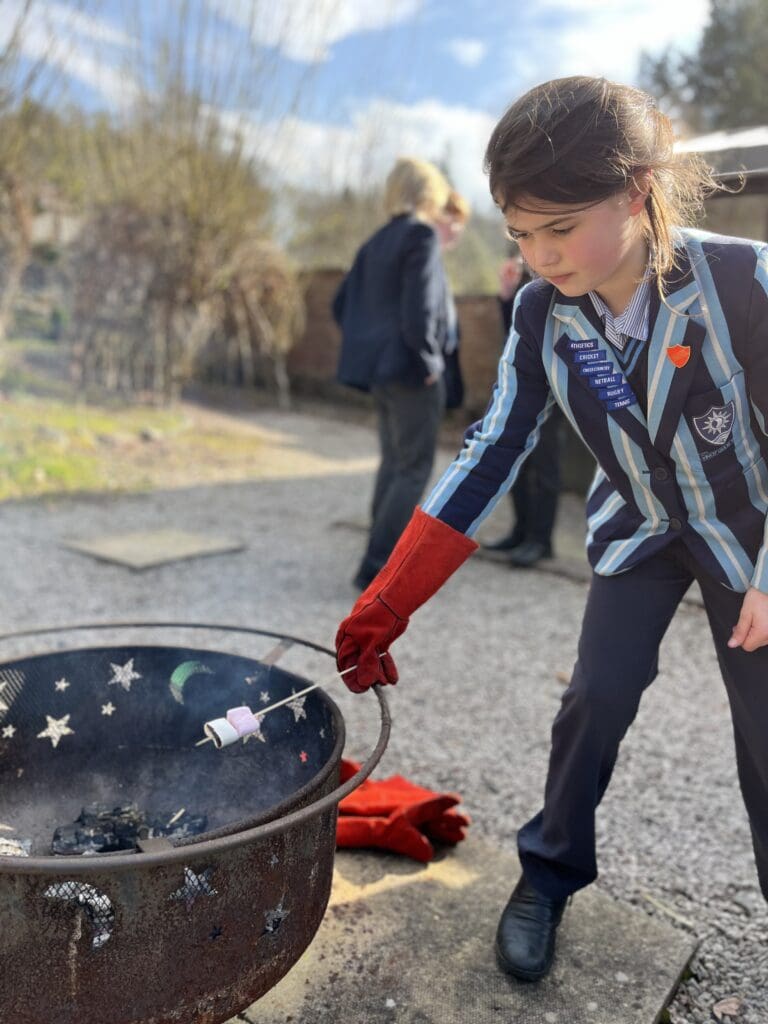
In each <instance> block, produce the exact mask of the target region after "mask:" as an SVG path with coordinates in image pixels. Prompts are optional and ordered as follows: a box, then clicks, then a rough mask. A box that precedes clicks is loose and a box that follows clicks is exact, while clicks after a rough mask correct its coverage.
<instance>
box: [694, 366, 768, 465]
mask: <svg viewBox="0 0 768 1024" xmlns="http://www.w3.org/2000/svg"><path fill="white" fill-rule="evenodd" d="M684 416H685V420H686V422H687V424H688V427H689V429H690V432H691V436H692V437H693V441H694V444H695V446H696V450H697V452H698V454H699V462H698V464H697V465H696V466H695V467H694V471H695V472H696V473H697V475H700V476H705V477H707V478H708V479H709V481H710V483H713V484H720V483H722V484H727V483H728V481H729V480H730V478H733V479H734V480H736V479H738V478H739V477H741V476H743V474H744V473H745V470H744V466H745V465H747V466H750V465H753V464H755V463H757V461H758V460H759V459H760V447H759V445H758V442H757V438H755V437H754V435H753V434H752V429H751V425H750V417H749V402H748V399H747V392H746V382H745V378H744V371H743V370H739V372H738V373H735V374H734V375H733V377H731V378H730V379H729V380H727V381H726V382H725V383H724V384H721V385H720V387H718V388H712V389H710V390H709V391H705V392H703V393H701V394H698V395H697V394H692V395H691V394H689V395H688V398H687V399H686V403H685V408H684Z"/></svg>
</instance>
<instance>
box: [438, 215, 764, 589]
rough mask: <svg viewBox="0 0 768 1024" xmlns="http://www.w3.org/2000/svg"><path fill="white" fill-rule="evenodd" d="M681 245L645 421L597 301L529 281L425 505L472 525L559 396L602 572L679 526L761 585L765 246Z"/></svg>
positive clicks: (654, 343) (730, 583)
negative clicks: (579, 452)
mask: <svg viewBox="0 0 768 1024" xmlns="http://www.w3.org/2000/svg"><path fill="white" fill-rule="evenodd" d="M677 245H678V254H679V261H678V262H679V264H680V265H679V268H678V269H677V270H675V271H673V272H672V274H670V275H669V277H668V278H667V279H666V281H665V302H664V303H662V302H660V300H659V295H658V291H657V289H656V288H655V286H654V287H653V289H652V293H651V308H650V317H649V327H650V336H649V340H648V342H647V345H648V378H647V379H648V387H647V403H645V404H646V405H647V416H644V415H643V412H642V408H641V405H640V404H638V403H637V402H636V401H635V400H634V399H635V396H634V395H633V394H632V392H631V388H630V387H629V385H628V384H627V382H626V381H624V378H623V373H622V368H621V365H620V364H619V361H618V359H617V358H616V354H615V352H614V350H613V349H612V346H611V345H610V344H609V343H608V342H607V340H606V338H605V335H604V332H603V326H602V323H601V321H600V319H599V317H598V316H597V314H596V312H595V310H594V307H593V305H592V303H591V301H590V299H589V297H588V296H586V295H584V296H580V297H578V298H567V297H566V296H563V295H562V294H561V293H560V292H559V291H557V289H556V288H554V286H553V285H551V284H548V283H547V282H545V281H543V280H538V281H534V282H532V283H531V284H529V285H527V286H526V287H525V288H524V289H523V290H522V291H521V292H520V293H519V295H518V298H517V301H516V304H515V310H514V314H513V320H512V329H511V331H510V335H509V340H508V342H507V345H506V347H505V349H504V353H503V355H502V357H501V360H500V362H499V374H498V380H497V382H496V385H495V388H494V391H493V396H492V399H491V403H490V405H489V407H488V411H487V413H486V415H485V418H484V419H483V420H482V421H480V422H479V423H477V424H475V425H474V427H473V428H470V430H469V431H468V432H467V441H466V443H465V445H464V448H463V450H462V451H461V452H460V453H459V455H458V456H457V458H456V459H455V460H454V462H453V463H452V464H451V465H450V466H449V468H448V470H447V471H446V472H445V473H444V475H443V477H442V478H441V480H440V481H439V483H438V484H437V485H436V487H435V488H434V490H433V491H432V493H431V494H430V496H429V497H428V499H427V500H426V502H425V503H424V505H423V508H424V511H425V512H427V513H429V514H430V515H432V516H436V517H437V518H438V519H441V520H443V521H444V522H446V523H448V525H449V526H452V527H453V528H454V529H456V530H459V531H461V532H462V533H466V534H468V535H469V536H472V535H473V534H474V533H475V531H476V530H477V528H478V526H479V525H480V523H481V522H482V521H483V519H485V517H486V516H488V515H489V513H490V512H491V511H492V510H493V509H494V507H495V506H496V504H497V503H498V501H499V500H500V499H501V497H502V496H503V495H504V494H505V493H506V492H507V491H508V490H509V488H510V487H511V486H512V484H513V483H514V481H515V478H516V477H517V474H518V472H519V471H520V467H521V465H522V464H523V462H524V461H525V459H526V457H527V456H528V455H529V454H530V452H531V450H532V449H533V447H534V446H535V444H536V442H537V440H538V436H539V430H540V428H541V425H542V423H543V422H544V420H545V419H546V418H547V416H548V415H549V414H550V412H551V410H552V408H553V406H554V404H555V403H557V404H558V405H559V406H560V407H561V408H562V410H563V412H564V413H565V415H566V416H567V417H568V419H569V420H570V422H571V424H572V426H573V428H574V430H576V432H577V433H578V434H579V436H580V437H581V439H582V440H583V442H584V444H585V445H586V446H587V447H588V448H589V449H590V451H591V452H592V454H593V455H594V457H595V459H596V461H597V464H598V470H597V473H596V476H595V479H594V481H593V483H592V486H591V488H590V491H589V494H588V497H587V520H588V535H587V549H588V555H589V560H590V563H591V564H592V566H593V568H594V569H595V571H596V572H597V573H599V574H601V575H612V574H614V573H619V572H623V571H625V570H626V569H629V568H631V567H632V566H633V565H636V564H637V563H638V562H640V561H642V560H643V559H645V558H647V557H648V556H649V555H651V554H653V553H654V552H656V551H658V550H660V549H661V548H663V547H664V546H665V545H666V544H668V543H669V542H670V541H671V540H673V539H674V538H675V537H681V538H682V539H683V541H684V542H685V543H686V545H687V546H688V547H689V548H690V550H691V551H692V553H693V554H694V555H695V557H696V559H697V560H698V562H699V564H700V565H701V566H702V568H703V569H705V570H706V571H707V572H709V573H710V574H711V575H713V576H715V577H716V578H717V579H719V580H720V581H721V582H722V583H723V584H725V585H726V586H727V587H730V588H731V589H732V590H736V591H744V590H746V589H747V587H749V586H750V585H751V586H755V587H757V588H758V589H760V590H762V591H765V592H766V593H768V554H767V553H766V551H767V549H766V537H765V532H766V511H768V467H767V466H766V461H765V459H766V456H767V455H768V436H767V434H766V418H767V417H768V245H766V244H763V243H760V242H750V241H746V240H744V239H738V238H727V237H723V236H719V235H713V234H710V233H708V232H704V231H696V230H693V229H681V230H680V231H679V234H678V238H677ZM595 360H596V361H597V362H595ZM595 371H597V373H598V374H602V377H598V376H596V375H595ZM611 384H613V385H614V386H610V385H611ZM606 385H608V386H606Z"/></svg>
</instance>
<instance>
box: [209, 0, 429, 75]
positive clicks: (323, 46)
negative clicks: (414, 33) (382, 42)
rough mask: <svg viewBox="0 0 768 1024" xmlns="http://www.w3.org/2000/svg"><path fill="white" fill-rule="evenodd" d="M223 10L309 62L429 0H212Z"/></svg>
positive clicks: (261, 40) (259, 38)
mask: <svg viewBox="0 0 768 1024" xmlns="http://www.w3.org/2000/svg"><path fill="white" fill-rule="evenodd" d="M209 3H210V5H211V7H212V8H213V9H214V10H216V11H217V12H218V14H219V15H220V16H221V17H223V18H226V19H227V20H229V21H231V22H232V23H233V24H235V25H239V26H241V27H246V28H248V29H249V30H250V32H251V35H252V37H253V40H254V42H256V43H258V44H261V45H263V46H274V47H277V49H278V50H280V52H281V53H283V54H284V55H285V56H286V57H290V58H292V59H293V60H297V61H301V62H303V63H308V64H316V63H319V62H321V61H325V60H327V59H328V57H329V54H330V48H331V47H332V46H333V44H334V43H337V42H339V40H341V39H346V38H347V36H351V35H355V34H356V33H358V32H371V31H376V30H380V29H384V28H388V27H389V26H391V25H398V24H401V23H402V22H406V21H409V20H410V19H411V18H412V17H414V15H416V14H417V13H418V12H419V11H420V10H421V8H422V6H423V3H424V0H386V2H384V0H289V2H284V3H279V2H275V0H209Z"/></svg>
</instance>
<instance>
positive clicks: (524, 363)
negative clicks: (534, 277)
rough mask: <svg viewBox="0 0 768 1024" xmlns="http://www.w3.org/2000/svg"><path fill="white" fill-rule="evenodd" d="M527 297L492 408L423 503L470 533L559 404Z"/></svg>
mask: <svg viewBox="0 0 768 1024" xmlns="http://www.w3.org/2000/svg"><path fill="white" fill-rule="evenodd" d="M522 299H523V292H518V295H517V297H516V299H515V308H514V312H513V314H512V329H511V331H510V335H509V339H508V341H507V344H506V346H505V348H504V352H503V354H502V357H501V359H500V361H499V370H498V377H497V380H496V384H495V386H494V389H493V395H492V398H491V402H490V405H489V406H488V411H487V412H486V414H485V417H484V419H483V420H481V421H480V422H479V423H477V424H475V425H474V428H472V427H471V428H470V429H469V430H468V431H467V434H466V435H465V437H466V439H465V442H464V447H463V449H462V450H461V452H459V454H458V456H457V457H456V458H455V459H454V461H453V462H452V463H451V465H450V466H449V467H448V469H447V470H446V472H445V473H444V474H443V476H442V477H441V479H440V480H439V481H438V483H437V484H436V486H435V488H434V490H433V491H432V493H431V494H430V495H429V497H428V498H427V500H426V501H425V502H424V504H423V506H422V507H423V510H424V511H425V512H427V513H428V514H429V515H432V516H435V518H437V519H441V520H443V522H445V523H447V524H448V525H449V526H452V527H453V529H454V530H459V531H460V532H461V533H465V534H467V536H470V537H471V536H473V535H474V533H475V532H476V530H477V528H478V527H479V526H480V524H481V523H482V521H483V520H484V519H485V518H486V517H487V516H488V515H490V513H491V512H492V511H493V509H494V508H495V507H496V505H497V504H498V502H499V501H500V499H501V498H502V497H503V495H504V494H506V493H507V491H509V489H510V488H511V487H512V485H513V483H514V482H515V480H516V478H517V475H518V473H519V472H520V467H521V466H522V465H523V463H524V462H525V460H526V459H527V458H528V456H529V455H530V453H531V452H532V451H533V449H534V448H535V446H536V443H537V442H538V439H539V431H540V429H541V425H542V424H543V423H544V421H545V420H546V419H547V418H548V416H549V415H550V413H551V412H552V409H553V408H554V405H555V400H554V397H553V395H552V393H551V391H550V387H549V381H548V380H547V376H546V373H545V372H544V366H543V363H542V359H541V344H540V341H539V340H538V339H537V337H536V335H535V333H534V332H533V331H531V330H530V328H529V327H528V326H527V324H526V321H525V317H524V315H523V309H522Z"/></svg>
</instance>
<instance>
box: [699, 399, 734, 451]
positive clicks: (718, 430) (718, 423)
mask: <svg viewBox="0 0 768 1024" xmlns="http://www.w3.org/2000/svg"><path fill="white" fill-rule="evenodd" d="M735 411H736V410H735V408H734V405H733V402H729V403H728V405H713V406H712V408H711V409H709V410H708V411H707V412H705V413H704V415H703V416H694V417H693V425H694V426H695V427H696V430H697V432H698V434H699V437H702V438H703V439H704V440H705V441H706V442H707V444H712V445H715V446H716V447H718V448H719V447H720V445H723V444H725V443H726V441H727V440H728V438H729V437H730V436H731V430H732V429H733V416H734V413H735Z"/></svg>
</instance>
